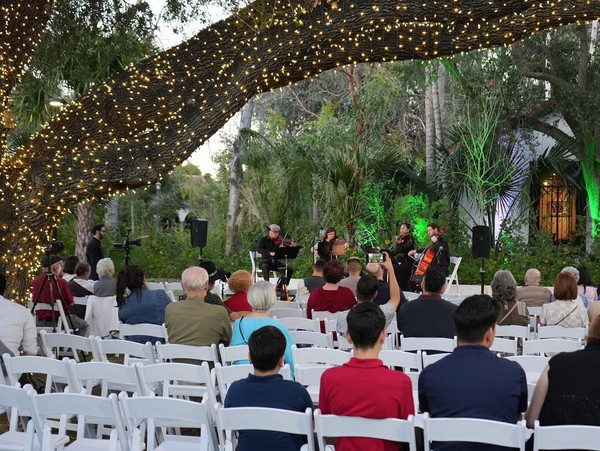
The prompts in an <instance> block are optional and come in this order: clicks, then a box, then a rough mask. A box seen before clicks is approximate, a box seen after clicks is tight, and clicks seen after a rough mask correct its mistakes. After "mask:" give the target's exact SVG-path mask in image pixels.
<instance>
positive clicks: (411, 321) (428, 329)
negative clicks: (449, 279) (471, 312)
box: [397, 267, 456, 338]
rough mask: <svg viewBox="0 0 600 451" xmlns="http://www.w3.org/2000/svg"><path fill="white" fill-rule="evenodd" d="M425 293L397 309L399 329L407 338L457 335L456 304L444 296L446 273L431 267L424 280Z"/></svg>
mask: <svg viewBox="0 0 600 451" xmlns="http://www.w3.org/2000/svg"><path fill="white" fill-rule="evenodd" d="M421 286H422V288H423V294H421V295H420V296H419V297H418V298H417V299H415V300H413V301H410V302H407V303H406V304H404V305H402V306H401V307H400V308H399V309H398V314H397V318H398V329H400V331H401V332H402V334H403V335H404V336H405V337H442V338H454V335H456V332H455V330H454V321H453V319H452V315H453V314H454V311H455V310H456V305H454V304H452V303H451V302H448V301H445V300H444V299H442V293H443V292H444V290H445V289H446V274H445V273H444V271H443V270H440V269H438V268H431V267H430V268H429V269H428V270H427V272H426V273H425V276H424V277H423V282H422V283H421Z"/></svg>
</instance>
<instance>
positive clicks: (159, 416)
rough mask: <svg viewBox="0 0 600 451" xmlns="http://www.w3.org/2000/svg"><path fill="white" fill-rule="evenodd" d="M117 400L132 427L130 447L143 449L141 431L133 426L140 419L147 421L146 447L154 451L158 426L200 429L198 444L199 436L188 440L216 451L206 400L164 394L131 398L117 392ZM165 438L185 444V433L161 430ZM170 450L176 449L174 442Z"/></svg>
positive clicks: (198, 447) (214, 436) (126, 420)
mask: <svg viewBox="0 0 600 451" xmlns="http://www.w3.org/2000/svg"><path fill="white" fill-rule="evenodd" d="M119 400H120V401H121V405H122V406H123V414H124V416H125V424H127V425H129V427H130V428H131V430H134V429H135V432H134V439H133V445H132V449H134V450H137V449H143V448H142V446H143V440H142V438H141V436H140V434H141V433H140V430H139V429H137V428H135V426H134V425H135V424H138V423H139V421H140V420H146V425H147V434H146V450H147V451H154V449H155V448H156V434H157V432H158V431H157V428H187V429H191V428H193V429H199V430H200V434H201V435H200V437H201V438H200V443H199V444H198V443H197V439H198V436H189V439H190V441H192V442H193V443H196V446H197V448H194V449H201V450H204V449H208V450H215V451H216V450H217V438H216V435H215V432H214V428H213V427H212V422H211V421H210V419H209V414H208V407H207V401H206V399H204V400H202V402H193V401H187V400H183V399H174V398H165V397H151V396H149V397H134V398H130V397H129V396H127V394H126V393H121V394H120V395H119ZM163 435H164V440H165V441H170V439H173V440H176V441H177V442H180V443H185V442H186V439H187V438H188V436H177V437H174V436H170V435H168V434H167V433H165V432H164V431H163ZM173 449H178V446H177V444H176V443H174V447H173Z"/></svg>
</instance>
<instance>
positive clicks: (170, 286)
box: [165, 282, 183, 291]
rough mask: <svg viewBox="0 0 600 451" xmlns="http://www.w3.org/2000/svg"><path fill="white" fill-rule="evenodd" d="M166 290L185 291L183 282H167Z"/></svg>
mask: <svg viewBox="0 0 600 451" xmlns="http://www.w3.org/2000/svg"><path fill="white" fill-rule="evenodd" d="M165 290H167V291H183V287H182V286H181V282H165Z"/></svg>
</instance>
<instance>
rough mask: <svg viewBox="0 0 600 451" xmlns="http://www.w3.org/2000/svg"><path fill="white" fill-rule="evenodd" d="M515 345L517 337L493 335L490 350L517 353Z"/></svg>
mask: <svg viewBox="0 0 600 451" xmlns="http://www.w3.org/2000/svg"><path fill="white" fill-rule="evenodd" d="M517 345H518V343H517V338H500V337H495V338H494V342H493V343H492V346H490V351H493V352H502V353H505V354H511V355H517Z"/></svg>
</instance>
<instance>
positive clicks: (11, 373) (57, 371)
mask: <svg viewBox="0 0 600 451" xmlns="http://www.w3.org/2000/svg"><path fill="white" fill-rule="evenodd" d="M3 359H4V365H5V367H6V372H7V375H8V381H9V382H10V385H13V386H14V385H15V384H17V383H18V382H19V379H20V378H21V375H23V374H24V373H39V374H44V375H46V384H45V386H44V393H50V392H51V391H52V390H53V388H54V389H55V391H61V390H60V389H62V388H63V387H57V386H56V384H57V383H59V384H65V385H69V386H70V387H71V391H76V392H77V391H79V387H78V385H77V383H76V382H75V381H74V380H73V379H71V378H70V374H69V371H68V369H67V362H68V361H69V359H68V358H66V357H65V358H64V359H63V360H57V359H53V358H50V357H38V356H30V355H26V356H17V357H11V356H10V355H9V354H4V356H3Z"/></svg>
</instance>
